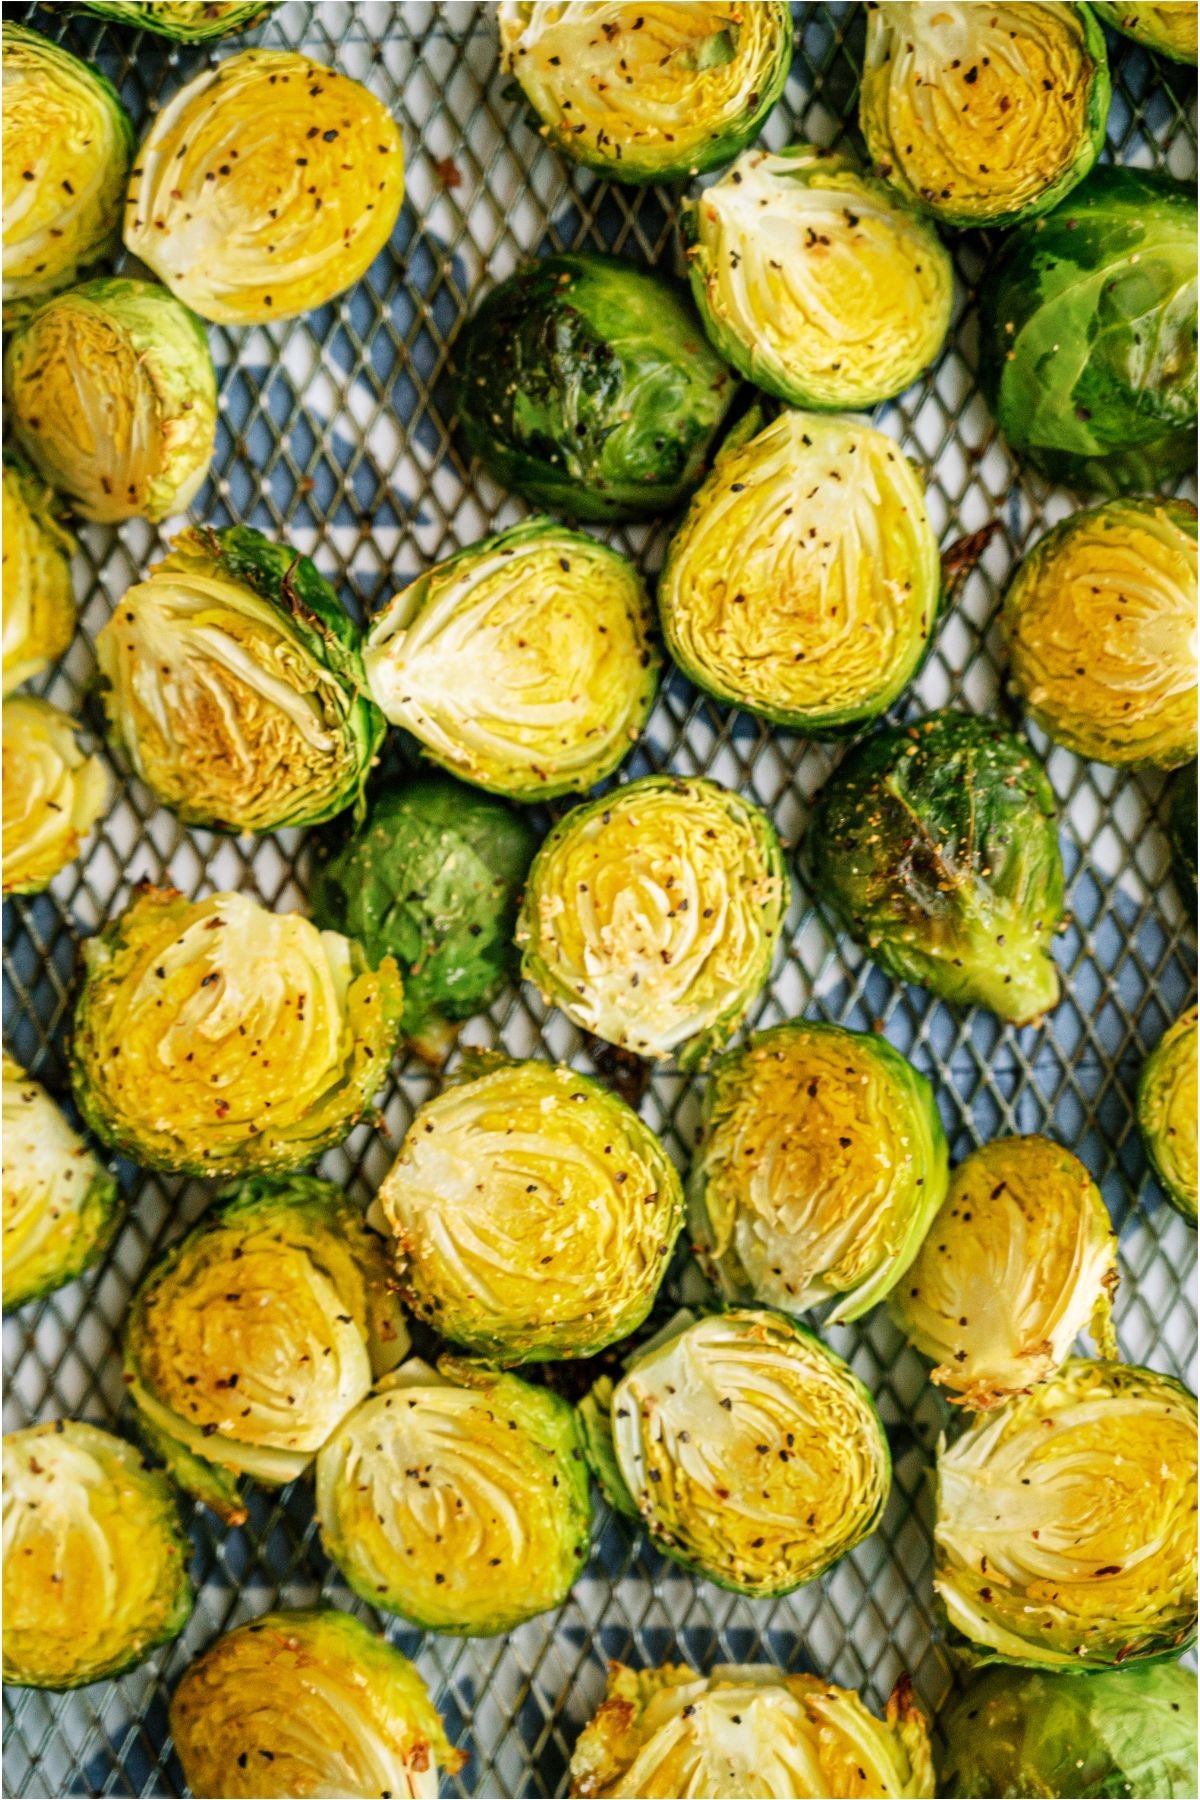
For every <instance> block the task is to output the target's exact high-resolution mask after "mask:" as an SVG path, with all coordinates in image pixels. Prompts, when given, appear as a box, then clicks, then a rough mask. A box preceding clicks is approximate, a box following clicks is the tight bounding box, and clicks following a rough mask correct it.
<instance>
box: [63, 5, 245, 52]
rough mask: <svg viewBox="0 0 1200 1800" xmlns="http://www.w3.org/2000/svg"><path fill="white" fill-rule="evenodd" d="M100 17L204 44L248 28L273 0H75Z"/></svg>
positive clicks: (169, 36) (188, 42)
mask: <svg viewBox="0 0 1200 1800" xmlns="http://www.w3.org/2000/svg"><path fill="white" fill-rule="evenodd" d="M76 4H77V5H80V6H83V7H85V8H86V10H87V11H88V12H90V13H96V14H98V16H99V17H100V18H102V19H115V20H116V22H117V24H118V25H132V26H134V27H136V28H137V29H138V30H139V31H153V32H154V33H155V35H156V36H157V37H166V38H174V39H175V40H176V42H178V43H182V44H207V43H209V42H210V41H211V40H212V39H213V38H222V37H228V36H229V34H230V33H231V32H234V31H249V30H250V29H251V27H252V26H254V25H261V24H262V22H263V20H264V19H266V18H268V17H269V16H270V14H271V13H272V12H273V10H274V7H275V4H276V0H76Z"/></svg>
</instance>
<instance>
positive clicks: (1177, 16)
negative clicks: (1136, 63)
mask: <svg viewBox="0 0 1200 1800" xmlns="http://www.w3.org/2000/svg"><path fill="white" fill-rule="evenodd" d="M1092 11H1093V12H1095V13H1099V15H1100V17H1101V18H1102V19H1103V20H1104V23H1105V24H1106V25H1111V26H1112V28H1113V30H1114V31H1119V32H1121V34H1122V35H1123V36H1124V37H1129V38H1132V39H1133V40H1134V42H1135V43H1138V44H1145V46H1146V48H1147V49H1148V50H1157V51H1158V53H1159V55H1160V56H1169V57H1170V59H1171V61H1172V62H1187V63H1194V62H1195V60H1196V43H1197V31H1196V16H1197V9H1196V6H1195V0H1191V3H1190V4H1189V0H1174V3H1173V4H1168V5H1165V6H1162V5H1159V6H1154V5H1147V4H1146V3H1145V0H1125V4H1124V5H1122V4H1121V3H1120V0H1093V5H1092Z"/></svg>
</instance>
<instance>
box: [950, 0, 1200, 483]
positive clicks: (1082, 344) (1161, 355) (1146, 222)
mask: <svg viewBox="0 0 1200 1800" xmlns="http://www.w3.org/2000/svg"><path fill="white" fill-rule="evenodd" d="M1076 10H1079V9H1076ZM979 379H980V384H981V386H982V388H983V392H984V395H985V397H986V399H987V401H988V404H989V406H990V407H991V409H992V412H993V413H994V414H995V417H996V422H997V424H998V425H999V427H1000V429H1001V431H1002V432H1003V433H1004V436H1005V437H1006V438H1007V440H1008V443H1009V445H1010V447H1011V448H1012V450H1014V451H1015V453H1016V455H1017V456H1018V457H1019V458H1023V459H1025V460H1026V461H1028V462H1030V463H1032V465H1033V467H1034V468H1035V469H1039V470H1040V471H1041V472H1042V474H1043V475H1047V476H1048V477H1049V478H1050V480H1051V481H1062V482H1066V483H1067V484H1068V485H1069V486H1071V487H1078V488H1083V489H1086V490H1089V491H1097V492H1100V493H1104V494H1120V493H1129V492H1130V491H1137V490H1138V489H1145V488H1151V487H1156V486H1158V485H1159V484H1160V483H1161V482H1162V481H1164V480H1167V479H1169V478H1172V477H1173V476H1174V475H1176V474H1177V473H1178V472H1179V471H1181V470H1183V469H1186V468H1188V467H1190V466H1191V464H1192V461H1193V460H1194V455H1195V444H1196V194H1195V188H1194V187H1189V186H1188V185H1187V184H1186V183H1185V182H1182V181H1172V180H1171V178H1170V177H1169V176H1166V175H1153V174H1149V173H1147V171H1146V170H1144V169H1119V168H1111V167H1108V166H1105V167H1103V168H1100V169H1096V170H1095V171H1094V172H1093V174H1092V175H1090V176H1089V177H1088V180H1087V181H1086V182H1085V184H1084V185H1083V187H1081V188H1080V190H1079V192H1078V193H1076V194H1072V196H1071V198H1070V200H1068V201H1066V202H1064V204H1063V205H1062V206H1060V207H1057V208H1056V209H1055V211H1054V213H1053V214H1052V215H1051V217H1050V218H1048V219H1045V220H1042V221H1040V222H1039V223H1038V224H1037V225H1033V226H1030V227H1029V228H1028V229H1027V230H1026V229H1023V230H1021V231H1018V232H1016V233H1015V234H1014V236H1013V238H1012V241H1011V244H1010V245H1009V247H1008V250H1007V253H1006V255H1005V256H1004V258H1003V260H1002V261H1001V263H1000V265H999V267H998V268H997V269H995V270H994V271H993V272H992V273H991V275H990V276H989V278H988V280H987V281H986V282H985V283H984V286H983V289H982V306H981V313H980V353H979Z"/></svg>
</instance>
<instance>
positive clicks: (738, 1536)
mask: <svg viewBox="0 0 1200 1800" xmlns="http://www.w3.org/2000/svg"><path fill="white" fill-rule="evenodd" d="M685 1318H686V1315H685ZM582 1417H583V1423H584V1429H585V1432H586V1435H587V1442H588V1454H589V1457H590V1459H591V1460H592V1466H593V1468H594V1470H595V1473H596V1476H597V1479H598V1480H599V1481H600V1484H601V1486H602V1487H603V1489H604V1491H605V1495H606V1497H607V1498H608V1500H609V1503H610V1504H611V1505H613V1506H615V1507H616V1508H617V1509H618V1510H620V1511H622V1512H625V1513H628V1514H630V1515H631V1516H632V1517H634V1518H638V1517H640V1518H641V1520H642V1522H643V1524H644V1525H645V1527H646V1530H647V1532H648V1533H649V1535H650V1538H651V1540H652V1542H653V1543H654V1544H655V1546H656V1547H657V1548H658V1549H659V1550H662V1551H664V1552H665V1553H666V1555H667V1556H669V1557H672V1558H673V1559H674V1561H676V1562H680V1563H683V1564H684V1566H685V1567H686V1568H689V1569H692V1570H694V1571H695V1573H696V1574H698V1575H703V1576H705V1577H706V1578H707V1580H709V1581H715V1582H716V1583H717V1585H718V1586H719V1587H725V1588H732V1589H734V1590H735V1592H737V1593H739V1594H749V1595H751V1596H754V1597H758V1598H761V1597H763V1596H766V1595H772V1594H790V1593H791V1591H792V1589H793V1588H798V1587H801V1586H802V1585H803V1584H804V1583H805V1582H806V1581H813V1580H815V1579H816V1577H817V1576H818V1575H821V1574H823V1573H824V1572H825V1570H826V1569H828V1568H829V1567H830V1565H831V1564H832V1563H835V1562H837V1560H838V1558H839V1557H841V1556H844V1555H845V1554H846V1552H847V1551H848V1550H852V1549H853V1548H854V1546H855V1544H857V1543H859V1542H860V1541H861V1540H862V1539H863V1538H865V1537H867V1536H869V1535H870V1533H871V1532H872V1531H874V1530H875V1527H876V1526H877V1525H878V1523H879V1520H880V1517H881V1515H882V1513H883V1508H884V1505H885V1503H886V1501H887V1497H888V1490H889V1488H890V1486H891V1479H892V1464H891V1457H890V1455H889V1453H888V1443H887V1437H886V1435H885V1433H884V1429H883V1425H882V1423H881V1422H880V1418H879V1414H878V1413H877V1412H876V1410H875V1405H874V1402H873V1401H872V1399H871V1396H870V1394H868V1392H867V1390H866V1388H865V1387H864V1386H863V1385H862V1382H861V1381H859V1379H858V1377H857V1376H856V1375H854V1374H853V1373H852V1372H851V1370H850V1368H849V1367H848V1365H847V1364H846V1363H844V1362H843V1361H842V1359H841V1357H840V1356H835V1355H834V1353H833V1351H832V1350H829V1349H827V1348H826V1346H825V1345H824V1344H822V1343H821V1341H820V1339H819V1338H815V1337H813V1335H812V1333H811V1332H809V1331H805V1330H804V1328H803V1326H801V1325H797V1324H796V1323H795V1322H794V1321H793V1320H791V1319H785V1318H784V1317H783V1316H782V1314H780V1313H773V1312H751V1311H745V1310H740V1309H735V1310H732V1311H730V1312H725V1313H715V1314H713V1315H712V1316H710V1317H708V1318H702V1319H695V1320H691V1321H689V1322H687V1323H684V1324H681V1325H680V1326H678V1327H677V1329H675V1330H674V1331H671V1332H669V1333H667V1334H666V1335H664V1336H663V1337H662V1338H660V1339H659V1340H658V1341H657V1342H654V1343H652V1344H651V1345H650V1346H649V1347H648V1348H647V1349H646V1350H644V1351H642V1352H641V1353H640V1354H638V1355H636V1356H634V1357H633V1358H632V1359H631V1360H630V1362H629V1364H628V1366H627V1372H626V1374H625V1375H623V1376H622V1378H621V1379H620V1381H618V1382H617V1383H616V1385H615V1387H614V1385H613V1383H612V1382H611V1381H610V1380H609V1378H608V1377H607V1376H602V1377H601V1379H600V1381H599V1382H597V1384H596V1386H595V1387H594V1388H593V1389H592V1392H591V1394H590V1395H589V1396H588V1398H587V1400H586V1401H585V1402H584V1404H583V1412H582Z"/></svg>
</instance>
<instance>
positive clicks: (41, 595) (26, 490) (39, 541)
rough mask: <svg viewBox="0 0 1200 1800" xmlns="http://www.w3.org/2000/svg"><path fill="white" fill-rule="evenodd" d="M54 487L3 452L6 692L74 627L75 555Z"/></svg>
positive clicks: (36, 670) (48, 659)
mask: <svg viewBox="0 0 1200 1800" xmlns="http://www.w3.org/2000/svg"><path fill="white" fill-rule="evenodd" d="M59 510H60V509H59V506H58V502H57V501H56V500H55V497H54V493H53V491H52V489H50V488H48V487H47V486H46V484H45V482H44V481H41V480H40V479H39V478H38V476H36V475H35V474H34V473H33V470H32V469H31V468H30V467H29V466H28V464H27V463H25V462H24V461H23V460H22V459H21V458H20V457H17V456H12V455H10V453H9V452H8V451H7V450H6V451H5V452H4V532H3V538H4V550H3V559H4V692H5V694H11V693H12V692H13V691H14V689H16V688H19V687H20V686H21V683H22V682H23V681H29V680H30V679H31V678H32V677H33V676H34V675H40V674H41V672H42V670H43V669H44V668H46V667H47V665H48V664H49V663H52V662H55V661H57V659H58V658H59V657H60V656H61V655H62V653H63V651H64V650H65V649H66V647H67V645H68V644H69V643H70V642H71V638H72V636H73V635H74V631H75V594H74V590H73V588H72V586H71V557H72V556H73V554H74V552H75V539H74V538H73V537H72V536H71V534H70V532H69V531H67V530H65V529H64V527H63V524H62V521H61V519H60V517H59Z"/></svg>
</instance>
